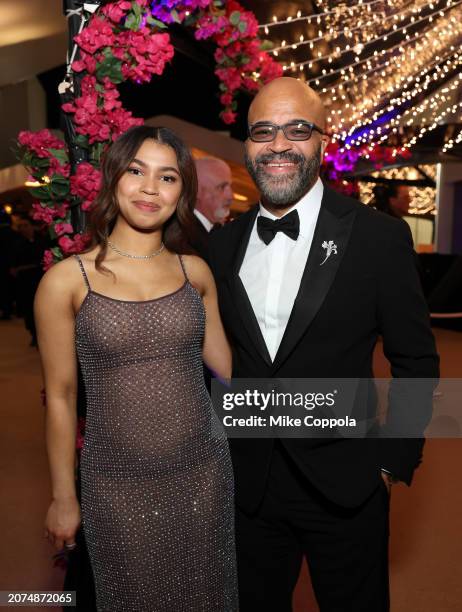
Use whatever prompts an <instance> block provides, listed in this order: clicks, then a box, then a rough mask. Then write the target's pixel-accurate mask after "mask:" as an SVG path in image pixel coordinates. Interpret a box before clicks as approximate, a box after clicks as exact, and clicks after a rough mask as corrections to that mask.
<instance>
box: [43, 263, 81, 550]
mask: <svg viewBox="0 0 462 612" xmlns="http://www.w3.org/2000/svg"><path fill="white" fill-rule="evenodd" d="M74 263H75V262H74V261H72V260H66V261H64V262H62V263H60V264H57V265H56V266H55V267H54V268H52V269H51V270H49V271H48V272H47V273H46V274H45V276H44V277H43V279H42V281H41V282H40V285H39V287H38V290H37V294H36V297H35V320H36V324H37V335H38V344H39V350H40V357H41V360H42V370H43V377H44V382H45V391H46V400H47V401H46V404H47V407H46V443H47V451H48V460H49V465H50V473H51V485H52V502H51V505H50V508H49V510H48V514H47V518H46V522H45V536H48V538H49V539H50V541H51V543H52V544H54V545H55V546H56V548H58V549H61V548H62V547H63V545H64V544H67V545H70V544H74V542H75V540H74V538H75V533H76V531H77V529H78V527H79V525H80V507H79V504H78V501H77V495H76V488H75V440H76V427H77V409H76V396H77V363H76V356H75V347H74V326H75V315H74V309H73V304H72V280H73V279H74V274H73V273H72V272H73V269H72V268H71V264H74Z"/></svg>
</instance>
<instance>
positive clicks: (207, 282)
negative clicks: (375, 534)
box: [185, 256, 232, 379]
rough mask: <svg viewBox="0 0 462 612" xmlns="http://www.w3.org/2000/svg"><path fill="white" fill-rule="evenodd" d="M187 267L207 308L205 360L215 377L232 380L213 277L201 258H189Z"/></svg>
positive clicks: (203, 354)
mask: <svg viewBox="0 0 462 612" xmlns="http://www.w3.org/2000/svg"><path fill="white" fill-rule="evenodd" d="M185 259H186V258H185ZM186 266H187V272H188V275H189V277H190V280H191V282H192V284H193V285H194V286H195V287H196V289H197V290H198V291H199V293H200V294H201V295H202V301H203V302H204V307H205V313H206V324H205V338H204V347H203V350H202V357H203V360H204V362H205V364H206V365H207V367H208V368H209V369H210V370H211V371H212V372H213V374H215V376H217V377H218V378H221V379H230V378H231V373H232V362H231V349H230V346H229V343H228V340H227V338H226V334H225V330H224V328H223V324H222V322H221V317H220V312H219V309H218V298H217V289H216V286H215V281H214V279H213V275H212V273H211V271H210V268H209V267H208V265H207V264H206V263H205V261H203V260H202V259H200V258H199V257H194V256H189V257H187V259H186Z"/></svg>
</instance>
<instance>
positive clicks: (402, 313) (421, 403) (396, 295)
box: [378, 223, 439, 484]
mask: <svg viewBox="0 0 462 612" xmlns="http://www.w3.org/2000/svg"><path fill="white" fill-rule="evenodd" d="M379 258H380V261H381V264H380V266H379V271H378V274H379V279H378V283H379V288H378V319H379V329H380V333H381V335H382V337H383V349H384V354H385V356H386V358H387V359H388V360H389V362H390V364H391V373H392V376H393V381H392V383H391V386H390V393H389V405H388V415H387V421H386V423H385V425H384V427H383V428H382V439H381V440H380V441H379V444H380V466H381V467H382V468H384V469H385V470H387V471H388V472H389V473H390V474H391V475H392V476H393V477H395V478H397V479H399V480H403V481H404V482H406V483H407V484H410V483H411V480H412V475H413V472H414V470H415V468H416V467H417V466H418V465H419V463H420V461H421V456H422V448H423V445H424V440H423V438H422V436H423V432H424V430H425V428H426V426H427V425H428V423H429V422H430V419H431V413H432V394H433V389H434V387H435V386H436V379H437V378H438V377H439V357H438V354H437V352H436V346H435V340H434V337H433V333H432V331H431V327H430V318H429V314H428V308H427V304H426V302H425V298H424V296H423V292H422V288H421V283H420V278H419V275H418V271H417V267H416V260H415V253H414V250H413V247H412V239H411V238H410V234H409V232H408V231H407V230H406V227H405V226H404V225H403V224H401V223H395V224H393V226H390V228H389V232H388V233H387V241H386V247H383V248H382V251H381V252H380V253H379ZM406 435H407V436H408V437H406Z"/></svg>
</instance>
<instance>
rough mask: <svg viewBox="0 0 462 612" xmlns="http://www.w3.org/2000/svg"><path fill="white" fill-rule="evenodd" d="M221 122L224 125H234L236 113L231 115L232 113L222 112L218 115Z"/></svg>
mask: <svg viewBox="0 0 462 612" xmlns="http://www.w3.org/2000/svg"><path fill="white" fill-rule="evenodd" d="M220 117H221V118H222V120H223V122H224V123H226V124H230V123H234V122H235V121H236V117H237V113H233V112H232V111H223V112H222V113H221V114H220Z"/></svg>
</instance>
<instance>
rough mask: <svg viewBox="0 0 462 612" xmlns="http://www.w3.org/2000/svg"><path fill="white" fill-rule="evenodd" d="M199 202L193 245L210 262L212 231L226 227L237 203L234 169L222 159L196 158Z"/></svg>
mask: <svg viewBox="0 0 462 612" xmlns="http://www.w3.org/2000/svg"><path fill="white" fill-rule="evenodd" d="M196 171H197V200H196V205H195V207H194V216H195V228H194V230H195V235H194V238H193V240H192V246H193V247H194V249H195V250H196V251H197V253H198V254H199V255H200V256H201V257H203V258H204V259H207V249H208V241H209V235H210V232H211V231H212V230H214V229H216V228H217V227H220V226H221V225H223V223H224V222H225V221H226V219H227V217H228V216H229V209H230V206H231V204H232V202H233V190H232V187H231V182H232V176H231V169H230V167H229V166H228V164H227V163H226V162H224V161H223V160H222V159H218V158H215V157H202V158H200V159H196Z"/></svg>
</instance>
